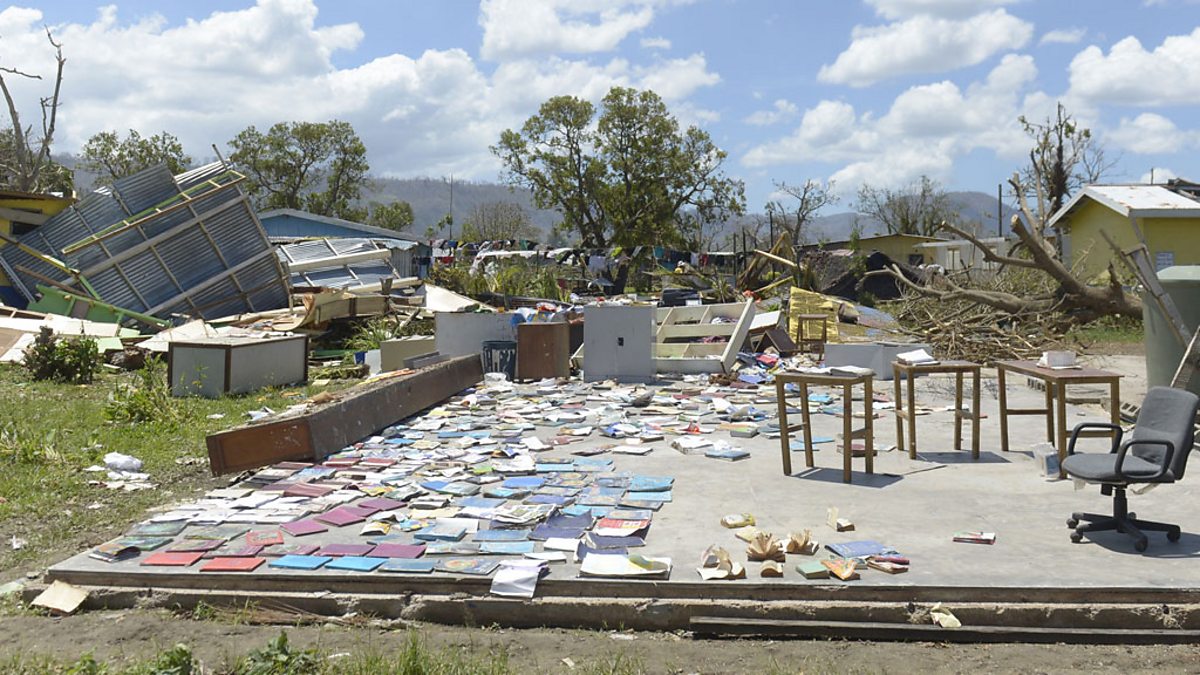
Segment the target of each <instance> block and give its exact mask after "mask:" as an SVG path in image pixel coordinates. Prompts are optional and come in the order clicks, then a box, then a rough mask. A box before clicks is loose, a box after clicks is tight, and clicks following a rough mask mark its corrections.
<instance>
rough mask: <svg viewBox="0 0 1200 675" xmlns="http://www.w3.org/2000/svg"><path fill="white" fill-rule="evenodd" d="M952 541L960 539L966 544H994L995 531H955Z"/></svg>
mask: <svg viewBox="0 0 1200 675" xmlns="http://www.w3.org/2000/svg"><path fill="white" fill-rule="evenodd" d="M954 541H960V542H963V543H966V544H994V543H996V533H995V532H955V533H954Z"/></svg>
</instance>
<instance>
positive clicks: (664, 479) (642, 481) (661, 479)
mask: <svg viewBox="0 0 1200 675" xmlns="http://www.w3.org/2000/svg"><path fill="white" fill-rule="evenodd" d="M674 483H675V479H674V478H672V477H670V476H634V477H633V478H630V479H629V491H630V492H665V491H667V490H670V489H671V486H672V485H674Z"/></svg>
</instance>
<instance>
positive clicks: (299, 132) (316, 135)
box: [229, 120, 371, 221]
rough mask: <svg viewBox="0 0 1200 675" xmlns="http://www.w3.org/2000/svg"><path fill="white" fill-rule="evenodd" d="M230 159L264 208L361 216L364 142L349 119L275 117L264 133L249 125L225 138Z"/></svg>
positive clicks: (365, 166)
mask: <svg viewBox="0 0 1200 675" xmlns="http://www.w3.org/2000/svg"><path fill="white" fill-rule="evenodd" d="M229 146H230V147H231V148H233V153H232V154H231V155H230V156H229V161H230V162H231V163H233V165H234V166H235V167H237V168H238V169H240V170H241V171H243V172H244V173H245V174H246V176H247V177H248V178H249V183H250V184H249V188H248V189H249V191H250V194H251V196H252V197H253V198H254V200H255V204H256V206H258V207H259V208H263V209H275V208H289V209H303V210H305V211H310V212H312V213H316V214H318V215H322V216H333V217H335V218H345V219H347V220H357V221H361V220H363V219H364V218H366V217H367V210H366V209H363V208H361V207H357V206H355V203H356V202H357V201H358V200H359V198H360V197H361V196H362V190H363V188H364V187H366V186H367V183H368V179H367V171H368V170H370V168H371V167H370V165H368V164H367V148H366V146H365V145H363V142H362V140H361V139H360V138H359V137H358V134H357V133H355V131H354V127H352V126H351V125H350V124H349V123H348V122H342V121H339V120H333V121H330V122H279V123H278V124H275V125H273V126H272V127H271V128H270V129H269V130H268V131H267V133H265V134H264V133H262V132H261V131H259V130H258V129H256V128H255V127H253V126H250V127H247V128H246V129H244V130H242V131H241V133H239V134H238V135H237V136H235V137H234V138H233V140H231V141H229Z"/></svg>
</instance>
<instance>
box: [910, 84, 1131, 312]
mask: <svg viewBox="0 0 1200 675" xmlns="http://www.w3.org/2000/svg"><path fill="white" fill-rule="evenodd" d="M1050 127H1051V128H1050V129H1049V130H1047V129H1044V128H1043V127H1042V126H1040V125H1026V131H1027V132H1028V133H1029V134H1030V136H1031V137H1032V138H1033V141H1034V147H1033V150H1032V152H1031V153H1030V165H1029V166H1028V167H1026V168H1025V169H1024V170H1023V171H1021V172H1016V173H1013V175H1012V177H1011V178H1009V180H1008V184H1009V187H1010V189H1011V190H1012V192H1013V194H1014V195H1016V197H1017V200H1018V204H1019V207H1020V215H1019V216H1017V215H1014V216H1013V218H1012V230H1013V233H1014V234H1016V236H1017V239H1018V240H1019V241H1020V246H1019V247H1018V248H1017V249H1016V250H1020V251H1022V254H1009V253H1000V252H998V251H996V250H995V249H993V248H991V247H990V246H989V245H988V244H985V243H984V242H983V241H981V240H980V239H979V238H978V237H977V236H976V235H975V234H974V233H972V232H969V231H967V230H966V229H963V228H960V227H957V226H955V225H952V224H950V223H949V222H945V221H943V222H941V223H939V226H938V229H940V230H942V231H945V232H948V233H950V234H953V235H955V236H958V237H960V238H962V239H966V240H968V241H970V242H972V243H973V244H974V245H975V246H976V247H977V248H978V249H979V250H980V252H981V253H982V254H983V256H984V258H985V259H986V260H988V261H990V262H995V263H999V264H1000V265H1001V266H1002V269H1003V267H1011V268H1021V269H1028V270H1035V271H1037V272H1039V273H1042V274H1045V275H1047V276H1048V277H1049V281H1050V283H1048V284H1045V288H1046V289H1048V290H1045V291H1039V292H1033V293H1029V294H1019V293H1017V292H1011V291H1003V290H996V289H994V288H993V289H984V288H966V287H963V286H960V285H958V284H956V283H955V282H954V281H953V280H952V279H950V278H942V279H939V280H938V281H937V282H935V283H932V284H928V285H924V286H922V285H917V284H914V283H912V282H911V281H909V280H908V279H906V278H905V277H904V276H903V275H901V274H900V273H899V270H892V276H894V277H895V278H896V279H897V280H898V282H899V283H901V284H903V285H905V286H907V287H908V288H910V289H911V290H912V291H914V292H916V293H918V294H920V295H923V296H926V297H934V298H937V299H939V300H943V301H958V300H966V301H970V302H974V303H977V304H980V305H985V306H987V307H991V308H993V309H995V310H999V311H1000V312H1001V313H1004V314H1008V315H1017V314H1025V315H1029V314H1037V313H1041V312H1057V313H1058V315H1059V316H1060V317H1062V319H1063V322H1064V323H1069V322H1080V323H1083V322H1087V321H1091V320H1093V319H1096V318H1099V317H1101V316H1106V315H1121V316H1128V317H1134V318H1141V316H1142V303H1141V300H1140V298H1138V297H1137V296H1136V295H1134V294H1132V293H1130V292H1129V291H1127V290H1125V289H1124V287H1122V285H1121V282H1120V280H1119V277H1118V275H1117V273H1116V271H1115V270H1114V269H1113V268H1112V264H1111V263H1110V265H1109V270H1108V281H1107V283H1106V284H1104V285H1102V286H1091V285H1089V284H1088V283H1087V282H1086V281H1085V280H1083V279H1080V278H1079V277H1078V276H1077V275H1076V274H1075V272H1074V271H1073V270H1072V269H1071V267H1070V264H1069V263H1068V262H1065V261H1064V260H1063V259H1062V255H1061V253H1060V251H1059V250H1058V248H1057V247H1056V246H1055V244H1054V243H1053V242H1052V241H1050V240H1049V239H1048V238H1047V235H1046V227H1047V223H1048V221H1049V219H1050V217H1051V216H1052V215H1053V214H1054V213H1055V212H1056V210H1057V209H1055V208H1053V203H1054V201H1055V200H1062V199H1065V198H1067V197H1069V196H1070V195H1069V191H1070V190H1071V189H1073V188H1074V187H1077V186H1078V185H1079V184H1080V183H1077V182H1074V181H1077V180H1081V178H1070V177H1071V176H1077V177H1081V176H1085V175H1087V172H1088V171H1091V170H1093V169H1096V168H1100V169H1102V168H1103V162H1101V163H1100V164H1095V163H1092V164H1090V165H1089V166H1091V167H1092V169H1089V168H1087V167H1085V166H1084V164H1085V163H1087V162H1089V160H1087V159H1085V157H1088V156H1090V157H1092V158H1093V160H1091V161H1094V158H1095V157H1097V156H1098V154H1099V156H1102V153H1100V149H1099V148H1092V149H1091V150H1089V151H1087V152H1080V151H1079V149H1080V148H1083V147H1087V146H1090V145H1091V140H1090V139H1091V133H1090V132H1089V131H1088V130H1087V129H1083V128H1081V127H1078V126H1077V125H1076V124H1075V123H1074V122H1073V121H1072V120H1071V117H1070V115H1067V114H1065V111H1064V110H1063V109H1062V107H1061V106H1060V107H1059V114H1058V117H1057V118H1056V119H1055V120H1054V121H1053V122H1052V123H1051V124H1050ZM1089 153H1090V154H1089ZM1064 177H1067V178H1066V180H1065V182H1064ZM1098 178H1099V174H1093V175H1091V179H1092V180H1095V179H1098ZM1056 190H1067V192H1064V193H1062V194H1058V193H1057V192H1056ZM1030 195H1032V196H1033V202H1032V203H1031V201H1030Z"/></svg>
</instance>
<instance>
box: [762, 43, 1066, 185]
mask: <svg viewBox="0 0 1200 675" xmlns="http://www.w3.org/2000/svg"><path fill="white" fill-rule="evenodd" d="M1036 77H1037V68H1036V66H1035V65H1034V62H1033V59H1032V57H1030V56H1017V55H1012V54H1010V55H1008V56H1005V57H1004V58H1003V59H1002V60H1001V62H1000V63H999V64H998V65H997V66H996V67H995V68H993V69H992V71H991V72H990V73H989V74H988V76H987V78H986V79H985V80H983V81H982V82H977V83H974V84H972V85H970V86H968V87H967V88H966V89H965V90H964V89H962V88H960V87H959V86H958V85H956V84H955V83H953V82H950V81H943V82H935V83H932V84H927V85H921V86H917V87H911V88H909V89H908V90H906V91H904V92H902V93H901V94H900V95H899V96H897V97H896V99H895V100H894V101H893V102H892V104H891V106H890V108H889V109H888V110H887V112H886V113H884V114H883V115H882V116H876V115H875V114H873V113H871V112H863V113H858V112H857V111H855V109H854V107H853V106H851V105H850V104H848V103H845V102H842V101H828V100H826V101H821V102H820V103H818V104H817V105H816V106H814V107H813V108H810V109H809V110H806V111H805V112H804V114H803V116H802V118H801V121H800V125H799V126H798V127H797V128H796V129H795V130H794V131H793V132H792V133H791V134H789V135H787V136H785V137H783V138H780V139H774V140H771V141H768V142H766V143H763V144H761V145H758V146H755V147H753V148H751V149H750V150H749V151H748V152H747V153H746V154H745V155H744V156H743V157H742V163H743V164H744V165H746V166H748V167H751V168H759V167H766V166H776V165H798V164H803V163H807V162H827V163H831V164H836V165H841V168H839V169H837V170H836V171H835V172H834V173H833V174H832V175H831V176H830V178H831V179H833V180H836V181H837V182H838V184H839V186H840V189H842V190H846V191H849V192H850V193H852V192H853V191H855V190H857V188H858V186H859V185H860V184H861V183H863V182H869V183H871V184H872V185H879V186H890V187H894V186H899V185H903V184H906V183H908V182H910V181H912V180H913V179H915V178H917V177H919V176H920V175H922V174H926V175H930V176H932V177H934V178H938V179H942V180H948V179H950V178H952V169H953V166H954V162H955V160H956V159H957V158H959V157H962V156H963V155H966V154H968V153H970V152H972V151H974V150H978V149H986V150H991V151H993V152H995V153H997V154H998V155H1000V156H1002V157H1006V158H1011V159H1013V160H1014V161H1018V162H1019V161H1020V159H1021V158H1022V156H1023V155H1024V152H1025V150H1027V146H1028V139H1027V138H1026V136H1025V134H1024V132H1023V131H1022V130H1021V128H1020V126H1019V124H1018V122H1017V117H1018V116H1020V115H1021V114H1029V115H1030V116H1031V117H1034V116H1035V111H1040V110H1041V106H1042V105H1043V103H1044V97H1041V96H1034V95H1024V96H1023V95H1022V92H1023V91H1025V90H1027V89H1028V88H1029V87H1030V86H1031V84H1032V83H1033V82H1034V80H1035V78H1036ZM1031 105H1034V106H1037V107H1036V108H1034V109H1032V110H1031V108H1030V106H1031Z"/></svg>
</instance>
